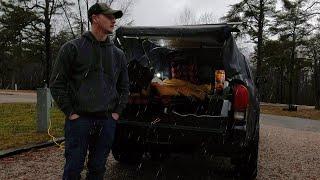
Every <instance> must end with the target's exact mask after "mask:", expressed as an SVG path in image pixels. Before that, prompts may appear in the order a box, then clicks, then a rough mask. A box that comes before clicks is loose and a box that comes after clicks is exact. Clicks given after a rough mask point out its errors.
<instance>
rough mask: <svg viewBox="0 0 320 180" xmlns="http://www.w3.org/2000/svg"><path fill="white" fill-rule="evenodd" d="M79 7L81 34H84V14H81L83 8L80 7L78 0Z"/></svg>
mask: <svg viewBox="0 0 320 180" xmlns="http://www.w3.org/2000/svg"><path fill="white" fill-rule="evenodd" d="M78 7H79V15H80V33H81V34H83V31H84V30H83V19H82V13H81V7H80V0H78Z"/></svg>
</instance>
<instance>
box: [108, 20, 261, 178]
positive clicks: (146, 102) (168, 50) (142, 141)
mask: <svg viewBox="0 0 320 180" xmlns="http://www.w3.org/2000/svg"><path fill="white" fill-rule="evenodd" d="M234 33H239V30H238V29H237V28H236V27H235V26H234V25H232V24H227V23H226V24H208V25H188V26H159V27H141V26H140V27H120V28H119V29H117V31H116V35H115V38H114V42H115V43H116V45H117V46H118V47H120V48H121V49H123V51H124V52H125V54H126V56H127V58H128V73H129V79H130V96H129V102H128V105H127V107H126V109H125V111H124V113H123V116H122V118H121V119H120V120H119V121H118V124H117V129H116V135H115V141H114V145H113V148H112V153H113V156H114V158H115V159H116V160H117V161H119V162H124V163H129V162H138V161H139V160H141V158H142V156H143V154H144V153H148V154H150V155H151V157H152V158H153V159H159V158H162V157H164V156H166V155H168V154H169V153H172V152H187V153H189V152H190V153H193V152H203V153H205V154H208V155H210V154H213V155H217V156H220V155H221V156H226V157H230V158H231V162H232V163H233V164H234V165H235V167H236V168H235V169H236V170H237V172H238V174H239V175H241V176H242V177H245V178H246V179H252V178H255V177H256V175H257V157H258V144H259V114H260V107H259V101H258V98H257V97H258V96H257V90H256V88H255V85H254V81H253V77H252V74H251V71H250V67H249V63H248V61H247V60H246V58H245V56H244V55H243V54H242V53H241V52H240V51H239V49H238V47H237V45H236V42H235V40H234V37H233V34H234Z"/></svg>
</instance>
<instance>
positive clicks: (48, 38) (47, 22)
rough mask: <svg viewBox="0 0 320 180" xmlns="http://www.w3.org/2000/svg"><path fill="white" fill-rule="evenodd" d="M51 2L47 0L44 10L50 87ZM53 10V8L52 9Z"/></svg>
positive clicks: (47, 71)
mask: <svg viewBox="0 0 320 180" xmlns="http://www.w3.org/2000/svg"><path fill="white" fill-rule="evenodd" d="M49 3H50V1H49V0H46V6H45V10H44V26H45V38H44V39H45V40H44V41H45V51H46V85H47V86H49V80H50V72H51V24H50V14H49V13H50V12H49ZM52 8H53V7H52Z"/></svg>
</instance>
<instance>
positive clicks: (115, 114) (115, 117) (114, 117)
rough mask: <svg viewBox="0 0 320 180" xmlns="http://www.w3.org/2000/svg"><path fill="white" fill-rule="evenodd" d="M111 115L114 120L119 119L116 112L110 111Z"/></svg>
mask: <svg viewBox="0 0 320 180" xmlns="http://www.w3.org/2000/svg"><path fill="white" fill-rule="evenodd" d="M111 116H112V118H113V119H114V120H116V121H117V120H118V119H119V114H118V113H112V114H111Z"/></svg>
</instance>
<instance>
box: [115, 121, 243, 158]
mask: <svg viewBox="0 0 320 180" xmlns="http://www.w3.org/2000/svg"><path fill="white" fill-rule="evenodd" d="M221 127H223V128H221ZM221 127H220V128H209V127H192V126H185V125H174V124H165V123H156V124H152V123H146V122H137V121H124V120H121V121H119V122H118V124H117V131H116V138H117V139H118V140H119V141H120V142H121V141H122V142H126V141H128V142H129V143H127V144H128V145H129V146H130V145H132V144H134V145H135V146H139V147H135V148H138V149H139V148H142V149H144V150H150V149H151V151H153V150H160V149H161V150H165V151H170V152H192V151H198V150H200V151H201V150H203V149H205V150H206V152H207V153H212V154H222V155H228V156H229V155H232V154H237V153H238V152H241V151H242V150H243V149H244V146H245V144H246V143H245V137H246V131H245V128H237V129H227V126H221ZM130 142H132V143H130Z"/></svg>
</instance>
